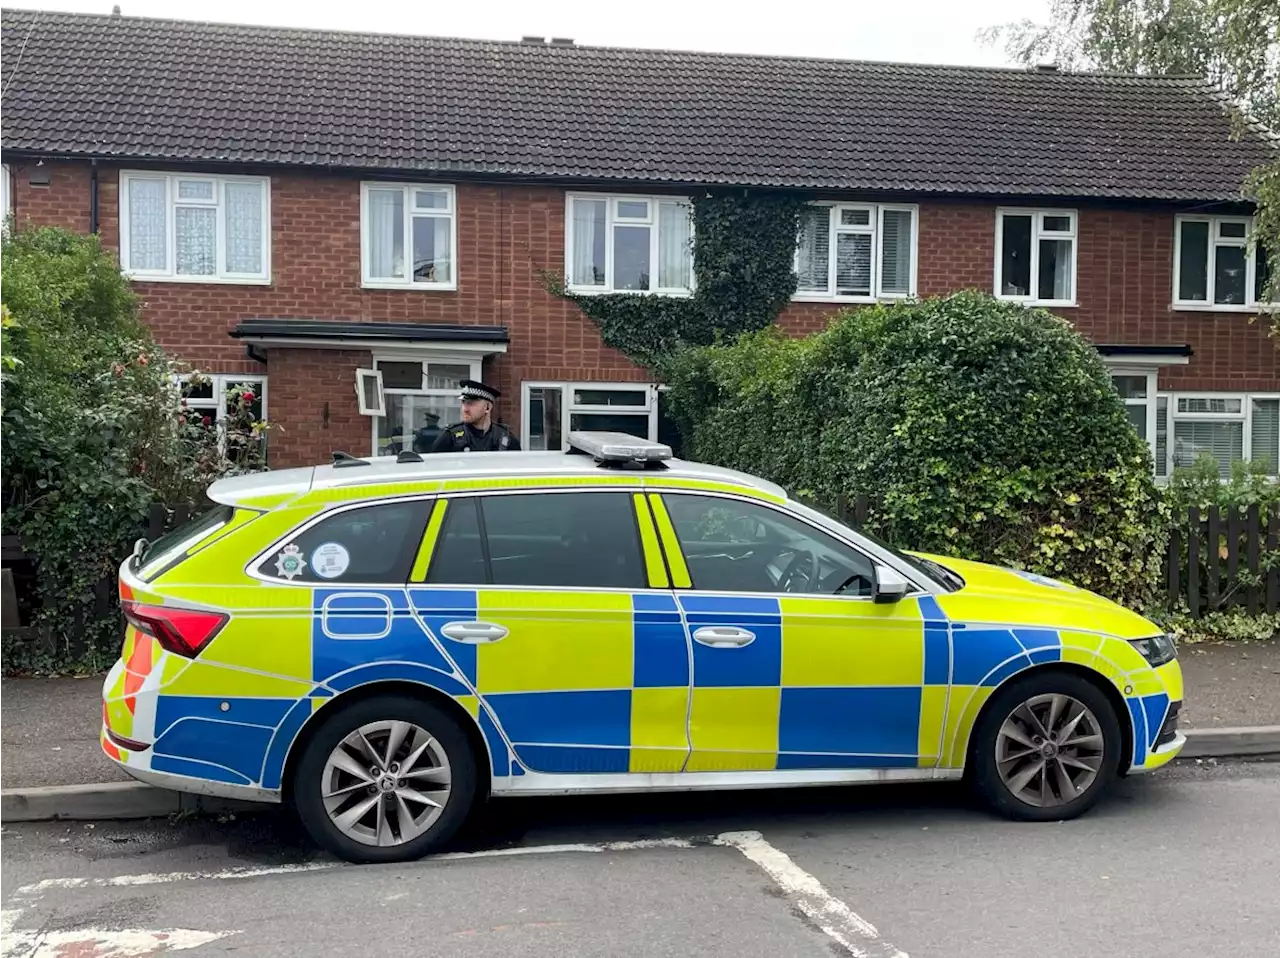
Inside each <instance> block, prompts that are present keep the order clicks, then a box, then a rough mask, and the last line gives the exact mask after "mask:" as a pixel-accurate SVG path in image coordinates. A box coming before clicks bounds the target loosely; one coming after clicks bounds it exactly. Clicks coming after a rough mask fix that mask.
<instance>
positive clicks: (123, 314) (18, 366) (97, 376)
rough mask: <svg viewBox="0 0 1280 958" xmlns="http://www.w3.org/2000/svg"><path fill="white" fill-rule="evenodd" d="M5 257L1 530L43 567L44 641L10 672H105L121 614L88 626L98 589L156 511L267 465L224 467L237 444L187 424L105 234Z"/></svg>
mask: <svg viewBox="0 0 1280 958" xmlns="http://www.w3.org/2000/svg"><path fill="white" fill-rule="evenodd" d="M2 255H3V260H4V273H3V301H4V307H5V310H6V312H7V313H10V312H11V313H12V319H13V323H12V325H6V327H5V330H4V333H5V343H4V349H5V357H6V363H5V364H4V365H5V371H4V377H5V378H4V409H3V430H4V442H3V446H2V451H0V460H2V468H3V480H2V483H0V496H2V500H3V501H2V503H0V505H2V508H3V516H4V526H5V531H6V532H7V533H11V534H17V535H18V536H19V537H20V538H21V541H22V544H23V547H24V549H25V550H26V551H27V552H28V553H31V554H33V555H34V556H35V557H36V564H37V595H36V597H35V598H36V600H37V601H38V602H39V606H38V608H36V609H35V610H33V611H34V622H33V624H34V625H36V626H37V627H38V629H37V631H38V633H39V634H40V635H41V636H42V637H43V638H42V639H41V640H40V641H38V642H36V643H35V644H23V645H15V644H13V643H9V644H7V646H6V648H5V660H6V661H5V667H6V669H9V670H12V669H16V668H45V669H48V668H68V667H84V668H94V667H100V666H101V665H103V664H105V663H106V662H107V661H108V660H109V657H110V655H114V651H115V647H116V646H117V645H118V643H119V640H120V636H119V632H118V628H119V626H118V620H117V619H116V617H115V616H109V617H108V618H107V619H106V620H105V621H95V620H94V619H93V617H92V611H93V606H94V599H95V595H94V590H95V587H96V586H97V585H98V583H99V582H100V581H102V579H103V578H104V577H109V576H111V575H112V573H113V572H114V570H115V567H116V566H117V564H118V563H119V562H120V561H121V560H122V559H123V558H124V556H125V555H127V554H128V551H129V548H130V546H131V544H132V541H133V540H134V539H135V538H136V537H137V536H138V535H140V534H142V532H143V530H144V528H145V517H146V514H147V512H148V509H149V507H150V505H151V504H152V503H154V502H166V503H169V504H175V505H176V504H178V503H192V502H197V501H199V500H200V499H202V498H203V493H204V489H205V487H206V486H207V484H208V482H209V481H210V480H211V479H212V478H215V477H216V476H218V475H221V474H225V473H226V472H228V471H231V470H245V469H253V468H260V466H261V462H260V456H256V455H255V454H254V453H253V452H252V451H251V452H250V453H248V454H242V455H241V456H240V457H239V461H238V462H235V463H228V461H227V459H228V457H227V456H225V455H223V450H224V449H225V448H227V447H228V445H229V444H231V440H230V439H228V438H227V437H225V436H223V435H222V434H221V433H220V432H219V430H218V429H217V428H215V426H214V424H213V423H209V424H207V425H206V424H205V423H204V422H203V421H200V420H195V421H193V420H192V419H191V418H190V417H187V416H185V415H184V410H183V409H182V401H183V400H182V390H181V389H180V388H179V386H178V385H177V382H176V379H175V373H176V372H177V371H178V370H177V367H175V366H174V365H173V364H172V363H171V362H170V361H169V359H168V358H167V357H166V356H165V355H164V353H163V352H162V351H161V350H160V349H158V348H157V346H156V344H155V342H154V340H153V339H152V337H151V334H150V332H149V331H148V330H147V328H146V326H145V325H143V323H142V321H141V319H140V318H139V315H138V306H137V301H136V299H135V297H134V295H133V293H132V291H131V290H130V288H129V283H128V281H127V280H126V279H125V278H124V277H123V276H122V275H121V273H120V270H119V268H118V266H117V265H116V264H115V262H114V261H113V260H112V258H111V256H110V255H108V254H107V253H106V252H105V251H104V250H103V249H102V247H101V245H100V244H99V242H98V239H97V237H94V236H83V235H79V234H75V233H71V232H68V231H65V230H57V229H38V230H27V231H21V232H18V233H15V234H13V235H12V236H6V237H5V239H4V243H3V254H2ZM10 359H11V360H13V361H14V364H13V366H12V367H10V365H9V362H8V360H10ZM254 430H255V431H256V432H260V429H258V427H254Z"/></svg>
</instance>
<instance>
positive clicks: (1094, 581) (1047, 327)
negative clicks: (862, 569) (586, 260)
mask: <svg viewBox="0 0 1280 958" xmlns="http://www.w3.org/2000/svg"><path fill="white" fill-rule="evenodd" d="M672 372H673V375H672V376H671V377H670V378H669V379H668V383H669V384H670V385H671V387H672V389H671V392H670V393H668V396H667V399H668V402H669V403H670V404H671V405H670V406H669V408H670V409H671V410H672V411H673V413H674V415H675V416H676V418H677V420H678V422H679V423H680V426H681V432H682V436H683V438H684V440H685V443H686V446H687V453H688V455H689V457H690V458H693V459H698V460H701V461H706V462H713V463H717V464H719V465H724V466H730V467H733V468H738V469H742V470H744V471H748V472H752V473H755V474H757V475H761V476H763V477H765V478H768V479H772V480H773V481H775V482H779V483H781V484H783V485H784V486H786V487H788V488H789V489H790V490H791V491H792V493H793V494H804V495H808V496H811V497H812V498H815V499H817V500H818V501H820V502H825V503H828V504H830V503H833V502H834V501H835V500H836V499H837V497H840V496H845V497H849V498H853V497H855V496H859V495H865V496H866V497H867V498H868V500H869V501H870V503H871V507H872V510H871V517H870V523H869V526H870V528H871V529H872V531H876V532H879V533H880V534H881V535H882V536H885V537H886V538H889V539H891V540H892V541H894V542H895V543H896V544H898V545H900V546H903V547H907V548H914V549H921V550H924V551H932V552H939V553H942V554H947V555H954V556H959V557H961V558H973V559H979V560H982V561H988V562H996V563H1000V564H1003V565H1009V566H1017V567H1021V568H1026V569H1030V570H1032V571H1034V572H1039V573H1043V574H1046V575H1051V576H1055V577H1059V578H1063V579H1067V580H1069V581H1071V582H1074V583H1075V584H1076V585H1079V586H1082V587H1084V588H1088V589H1094V590H1096V591H1099V592H1101V593H1103V594H1105V595H1108V596H1111V597H1112V598H1115V599H1118V600H1123V601H1128V602H1131V603H1134V604H1140V603H1142V602H1143V601H1144V600H1145V599H1147V598H1148V597H1149V594H1150V591H1151V589H1152V588H1153V586H1154V584H1155V581H1156V579H1157V578H1158V575H1159V564H1160V558H1161V555H1162V554H1163V549H1162V536H1163V532H1162V530H1163V522H1162V520H1161V518H1160V507H1159V497H1158V495H1157V492H1156V488H1155V483H1154V480H1153V478H1152V464H1151V454H1150V450H1149V448H1148V446H1147V444H1146V443H1145V442H1144V441H1143V440H1142V439H1140V438H1139V437H1138V435H1137V433H1136V432H1135V431H1134V430H1133V427H1132V426H1131V425H1130V424H1129V421H1128V418H1127V417H1126V415H1125V409H1124V405H1123V402H1122V401H1121V400H1120V398H1119V396H1118V395H1117V393H1116V391H1115V388H1114V387H1113V386H1112V384H1111V380H1110V378H1109V376H1108V373H1107V370H1106V367H1105V366H1104V364H1103V362H1102V360H1101V358H1100V357H1099V355H1098V353H1097V351H1096V350H1095V349H1094V348H1093V347H1092V346H1091V345H1090V344H1089V342H1088V341H1087V340H1086V339H1085V338H1084V337H1083V336H1081V335H1080V334H1079V333H1077V332H1075V331H1074V330H1073V329H1072V328H1071V326H1070V324H1069V323H1067V322H1066V321H1065V320H1063V319H1060V318H1059V317H1056V316H1054V315H1053V314H1051V313H1049V312H1048V311H1046V310H1040V309H1028V308H1026V307H1023V306H1021V305H1018V304H1013V303H1007V302H1001V301H997V300H995V299H994V298H993V297H991V296H990V295H989V294H985V293H976V292H963V293H956V294H954V295H952V296H948V297H945V298H937V299H928V300H924V301H921V302H908V303H900V304H895V305H890V306H885V305H878V306H870V307H866V308H862V309H857V310H847V311H845V312H843V313H841V314H840V315H839V316H838V317H837V318H836V320H835V321H834V322H833V323H832V325H831V326H830V327H828V328H827V329H826V330H824V331H823V332H821V333H817V334H815V335H813V336H810V337H807V338H805V339H790V338H788V337H786V336H785V335H784V334H783V333H781V332H780V331H778V330H777V329H768V330H765V331H763V332H759V333H751V334H747V335H746V336H743V337H742V338H741V339H740V340H738V342H736V343H735V344H733V345H727V346H710V347H705V348H699V349H691V350H688V351H686V352H685V353H683V354H682V355H681V356H680V357H679V358H678V359H677V360H676V361H675V362H674V363H673V371H672Z"/></svg>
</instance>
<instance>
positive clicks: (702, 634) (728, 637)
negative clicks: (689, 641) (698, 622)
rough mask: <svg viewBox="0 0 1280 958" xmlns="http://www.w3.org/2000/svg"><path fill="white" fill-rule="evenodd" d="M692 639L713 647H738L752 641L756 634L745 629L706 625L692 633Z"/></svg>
mask: <svg viewBox="0 0 1280 958" xmlns="http://www.w3.org/2000/svg"><path fill="white" fill-rule="evenodd" d="M693 640H694V641H695V642H701V643H702V644H703V645H708V646H710V647H711V648H713V649H740V648H742V647H743V646H744V645H750V644H751V643H752V642H754V641H755V640H756V634H755V633H754V632H748V631H747V630H746V629H737V628H728V627H725V626H719V625H707V626H703V627H702V628H701V629H698V631H696V632H694V633H693Z"/></svg>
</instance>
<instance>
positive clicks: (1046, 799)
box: [996, 693, 1106, 808]
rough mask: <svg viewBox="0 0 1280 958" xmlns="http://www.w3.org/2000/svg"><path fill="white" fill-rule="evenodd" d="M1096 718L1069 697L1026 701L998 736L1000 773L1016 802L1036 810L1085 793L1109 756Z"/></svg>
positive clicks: (1016, 710) (1015, 710)
mask: <svg viewBox="0 0 1280 958" xmlns="http://www.w3.org/2000/svg"><path fill="white" fill-rule="evenodd" d="M1105 753H1106V746H1105V739H1104V738H1103V734H1102V727H1101V725H1100V724H1099V722H1098V718H1097V716H1096V715H1094V714H1093V712H1092V711H1091V710H1090V709H1089V707H1088V706H1086V705H1085V704H1084V703H1083V702H1081V701H1079V700H1078V699H1075V698H1072V697H1071V696H1070V695H1064V694H1061V693H1052V694H1046V695H1036V696H1034V697H1032V698H1030V699H1027V701H1025V702H1023V703H1022V704H1021V705H1019V706H1018V707H1017V708H1015V709H1014V710H1013V711H1012V712H1010V713H1009V715H1008V717H1007V718H1006V719H1005V720H1004V722H1003V723H1002V724H1001V726H1000V731H999V733H998V734H997V736H996V770H997V771H998V772H999V774H1000V780H1001V781H1002V782H1003V783H1004V785H1005V787H1006V788H1007V789H1008V790H1009V792H1010V794H1012V795H1013V796H1014V797H1015V798H1017V799H1018V800H1019V801H1021V802H1025V803H1026V804H1028V805H1032V806H1035V807H1036V808H1054V807H1057V806H1060V805H1066V804H1068V803H1070V802H1072V801H1075V800H1076V799H1077V798H1079V797H1080V796H1082V795H1084V794H1085V793H1086V792H1087V791H1088V790H1089V788H1090V786H1092V785H1093V783H1094V782H1095V781H1096V780H1097V778H1098V773H1099V771H1100V770H1101V769H1102V763H1103V761H1104V759H1105V758H1106V754H1105Z"/></svg>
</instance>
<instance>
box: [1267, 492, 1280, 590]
mask: <svg viewBox="0 0 1280 958" xmlns="http://www.w3.org/2000/svg"><path fill="white" fill-rule="evenodd" d="M1267 512H1268V520H1267V555H1268V556H1269V560H1268V564H1269V565H1270V566H1271V568H1270V569H1268V570H1267V611H1268V612H1270V613H1272V614H1275V613H1276V612H1280V506H1277V505H1273V506H1272V507H1271V508H1270V509H1268V510H1267Z"/></svg>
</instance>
